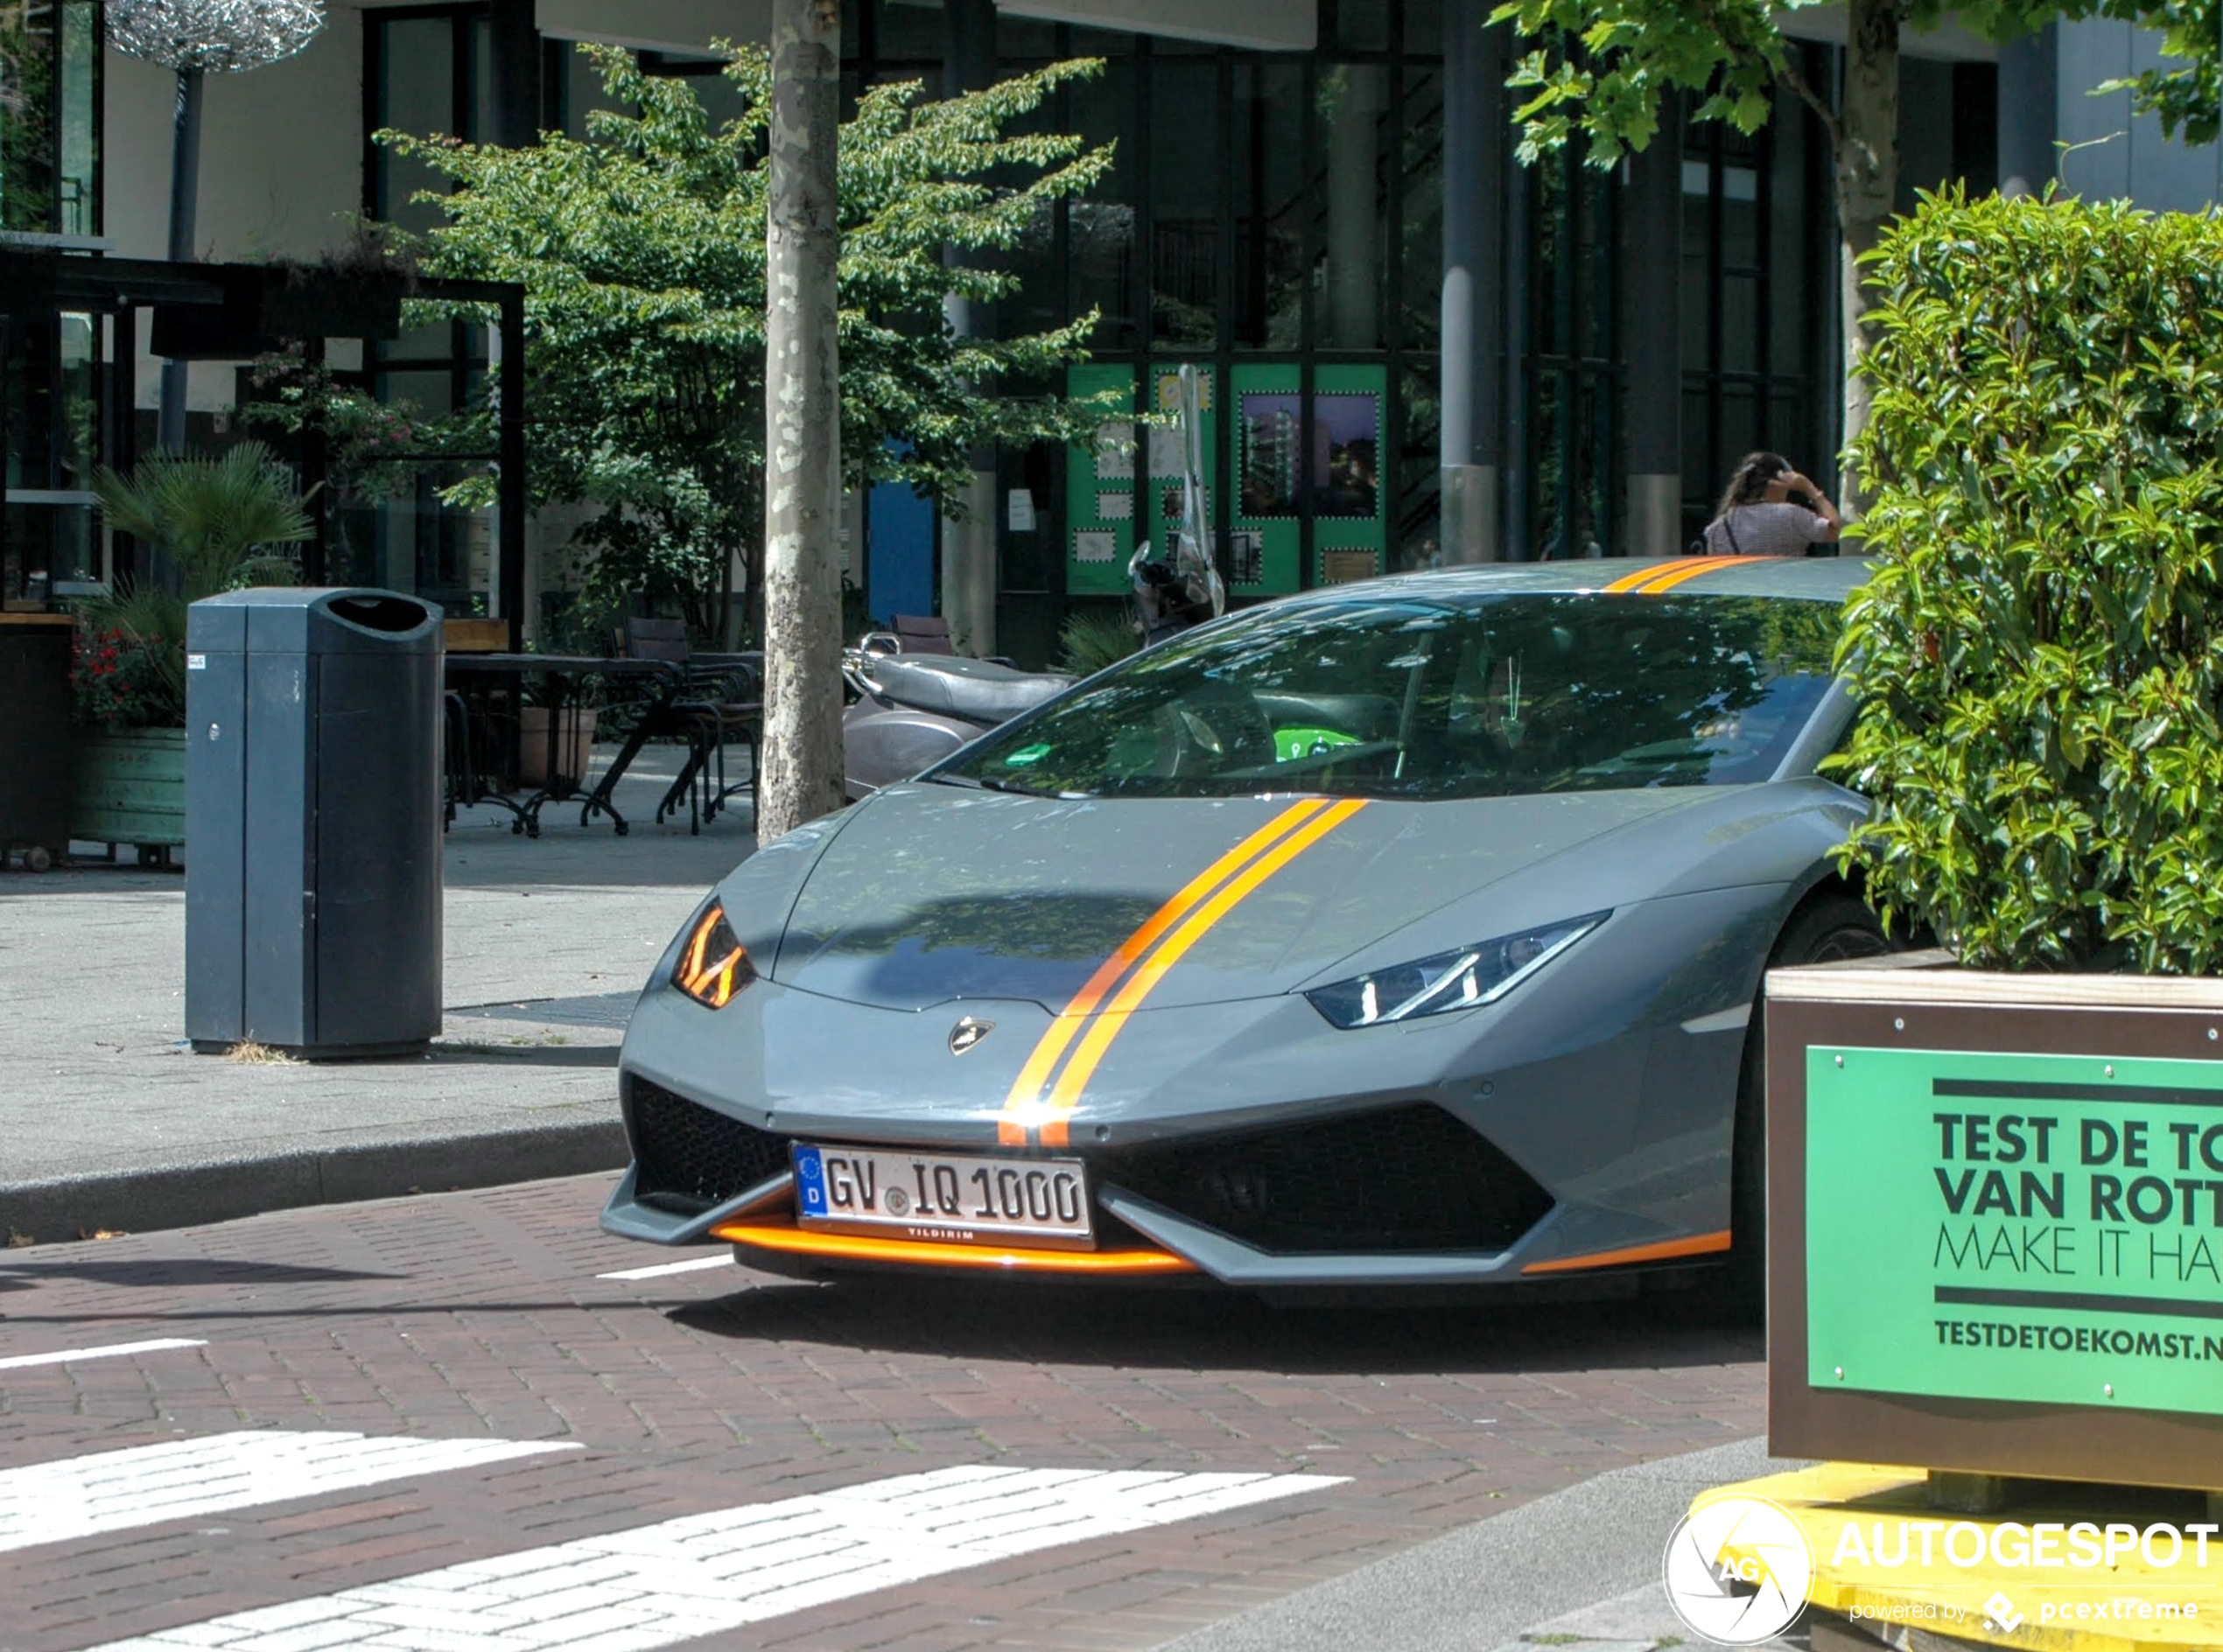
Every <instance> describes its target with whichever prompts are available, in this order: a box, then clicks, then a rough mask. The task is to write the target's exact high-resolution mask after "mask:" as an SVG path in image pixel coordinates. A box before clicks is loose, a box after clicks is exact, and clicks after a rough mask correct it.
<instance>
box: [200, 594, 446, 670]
mask: <svg viewBox="0 0 2223 1652" xmlns="http://www.w3.org/2000/svg"><path fill="white" fill-rule="evenodd" d="M442 617H443V611H442V610H441V608H440V606H439V605H438V603H432V602H427V601H425V600H424V598H422V597H412V596H410V595H408V594H406V593H405V592H403V591H381V590H378V589H377V588H375V586H355V585H256V586H251V587H249V589H248V590H245V591H225V592H223V593H222V594H221V595H220V596H214V597H204V598H202V599H201V600H200V601H199V602H196V603H194V604H193V606H192V607H191V608H189V609H188V610H187V611H186V648H187V649H188V650H190V651H193V652H195V653H206V654H230V653H255V654H359V653H387V652H389V651H392V650H396V649H398V650H400V651H402V652H404V653H409V654H431V653H437V652H438V649H439V647H440V621H441V619H442Z"/></svg>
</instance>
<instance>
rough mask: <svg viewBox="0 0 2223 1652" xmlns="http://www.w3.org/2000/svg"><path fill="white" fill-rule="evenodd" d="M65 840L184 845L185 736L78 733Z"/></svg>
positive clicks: (166, 732)
mask: <svg viewBox="0 0 2223 1652" xmlns="http://www.w3.org/2000/svg"><path fill="white" fill-rule="evenodd" d="M69 835H70V837H73V838H74V839H76V840H78V841H80V842H83V843H94V844H138V845H139V846H140V847H141V848H144V849H175V848H177V847H178V846H179V845H180V844H183V843H184V842H185V841H186V732H185V730H183V729H130V730H127V731H125V732H123V733H120V734H101V733H92V732H80V733H79V735H78V737H77V751H76V759H75V762H74V783H73V785H72V787H71V789H70V809H69Z"/></svg>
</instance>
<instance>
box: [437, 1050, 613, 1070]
mask: <svg viewBox="0 0 2223 1652" xmlns="http://www.w3.org/2000/svg"><path fill="white" fill-rule="evenodd" d="M432 1064H433V1065H434V1066H436V1067H487V1066H492V1067H607V1068H609V1069H610V1070H611V1071H613V1072H615V1071H616V1070H617V1065H618V1047H617V1046H616V1045H614V1044H557V1045H550V1044H436V1045H434V1046H433V1047H432Z"/></svg>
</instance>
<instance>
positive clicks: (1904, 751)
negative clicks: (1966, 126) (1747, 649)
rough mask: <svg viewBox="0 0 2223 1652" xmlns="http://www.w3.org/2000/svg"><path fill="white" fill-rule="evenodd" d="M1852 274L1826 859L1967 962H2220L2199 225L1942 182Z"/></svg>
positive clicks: (2194, 968)
mask: <svg viewBox="0 0 2223 1652" xmlns="http://www.w3.org/2000/svg"><path fill="white" fill-rule="evenodd" d="M1867 264H1868V270H1869V281H1870V283H1871V285H1872V287H1873V288H1874V290H1875V291H1876V297H1877V300H1878V303H1877V308H1876V310H1875V311H1873V312H1872V313H1873V316H1874V318H1875V324H1876V329H1877V342H1876V346H1875V347H1874V348H1873V349H1872V350H1871V351H1870V352H1869V355H1868V356H1867V358H1866V363H1865V367H1864V371H1865V372H1866V373H1867V374H1868V376H1869V379H1870V380H1871V381H1873V385H1874V390H1875V402H1874V409H1873V412H1872V415H1871V423H1869V427H1868V429H1867V430H1865V431H1864V432H1862V435H1861V436H1860V437H1858V438H1857V439H1856V440H1855V442H1854V444H1852V447H1851V449H1850V450H1849V453H1848V458H1849V460H1850V462H1851V463H1852V465H1854V466H1855V468H1856V469H1857V470H1858V471H1859V472H1860V473H1861V475H1862V477H1863V478H1865V479H1867V481H1868V483H1869V486H1870V487H1871V488H1872V490H1873V493H1872V497H1873V500H1874V503H1873V505H1872V506H1871V507H1870V509H1869V514H1868V516H1867V517H1866V519H1865V520H1864V521H1862V524H1861V526H1860V533H1861V536H1862V538H1863V539H1864V540H1865V541H1866V547H1865V548H1866V550H1867V551H1868V552H1869V554H1870V555H1872V556H1874V557H1875V558H1876V569H1875V574H1874V577H1873V578H1872V579H1871V580H1870V582H1869V584H1867V585H1866V586H1864V587H1863V588H1862V589H1861V590H1859V591H1855V593H1854V596H1853V598H1852V600H1851V601H1850V603H1849V604H1848V606H1847V610H1846V622H1847V623H1846V629H1845V634H1844V641H1843V643H1842V652H1841V662H1843V663H1844V664H1845V665H1846V667H1847V668H1848V670H1849V672H1850V675H1851V676H1852V679H1853V682H1854V685H1855V691H1856V694H1857V697H1858V699H1859V707H1860V709H1859V715H1858V718H1857V721H1856V723H1855V727H1854V730H1853V733H1852V736H1851V739H1850V741H1849V744H1848V747H1847V749H1846V750H1845V752H1844V753H1842V754H1841V756H1840V757H1839V758H1838V759H1836V760H1834V766H1835V767H1834V772H1835V773H1836V774H1838V775H1839V777H1840V778H1841V779H1842V780H1844V781H1846V783H1847V784H1848V785H1851V786H1853V787H1855V788H1856V789H1858V790H1860V791H1862V792H1863V793H1865V794H1866V795H1868V796H1869V798H1871V799H1872V800H1873V802H1874V804H1875V809H1874V814H1873V816H1872V817H1871V819H1870V821H1869V823H1868V824H1867V825H1865V826H1864V827H1863V828H1862V829H1861V830H1859V831H1858V832H1857V833H1855V836H1854V837H1853V838H1852V840H1851V842H1850V844H1848V847H1847V848H1846V850H1845V851H1843V858H1844V859H1845V861H1846V863H1847V865H1848V869H1850V870H1853V871H1855V872H1857V873H1858V874H1859V875H1860V876H1861V877H1862V878H1863V879H1865V882H1866V887H1867V890H1868V894H1869V900H1870V902H1871V903H1872V904H1873V905H1875V907H1876V909H1877V910H1878V911H1879V912H1880V913H1882V914H1883V915H1884V917H1885V919H1886V921H1889V922H1891V923H1893V924H1894V925H1896V926H1907V925H1912V924H1926V925H1928V926H1929V927H1930V928H1932V929H1934V930H1935V931H1936V933H1937V934H1938V935H1939V937H1940V938H1941V939H1943V940H1944V941H1946V942H1947V943H1948V944H1950V945H1952V946H1953V947H1954V948H1956V949H1958V950H1959V951H1960V956H1961V957H1962V958H1963V960H1964V961H1965V962H1967V963H1970V964H1972V965H1975V966H1979V967H1987V968H2005V969H2026V970H2027V969H2037V970H2107V969H2132V970H2145V971H2149V972H2159V973H2212V972H2214V971H2216V970H2219V969H2223V729H2219V726H2218V721H2217V711H2218V703H2219V692H2223V560H2219V536H2223V224H2219V223H2218V222H2217V221H2215V220H2213V219H2212V218H2192V217H2184V216H2177V215H2154V214H2145V213H2140V212H2136V211H2134V210H2133V209H2131V208H2129V207H2125V206H2086V205H2083V204H2081V203H2078V202H2072V201H2065V200H2044V201H2041V200H2031V199H2024V200H2016V201H2002V200H1998V199H1996V198H1990V199H1986V200H1974V201H1971V200H1966V199H1965V198H1963V197H1962V196H1961V195H1960V193H1952V194H1947V195H1941V196H1927V197H1925V198H1924V200H1923V203H1922V206H1921V207H1920V209H1919V210H1918V211H1917V212H1916V213H1915V214H1913V215H1912V216H1911V218H1908V219H1904V220H1903V221H1900V222H1899V224H1898V225H1897V227H1896V228H1894V229H1893V230H1891V232H1890V234H1889V235H1886V236H1885V238H1884V240H1883V243H1882V245H1881V246H1879V247H1878V248H1877V249H1876V251H1875V253H1873V254H1872V255H1869V259H1868V260H1867Z"/></svg>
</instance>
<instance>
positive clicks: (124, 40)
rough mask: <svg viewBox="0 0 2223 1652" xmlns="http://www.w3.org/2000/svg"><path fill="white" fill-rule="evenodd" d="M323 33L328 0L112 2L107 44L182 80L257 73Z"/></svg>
mask: <svg viewBox="0 0 2223 1652" xmlns="http://www.w3.org/2000/svg"><path fill="white" fill-rule="evenodd" d="M323 27H324V0H108V38H109V45H113V46H114V47H116V50H117V51H119V52H127V53H129V54H130V56H132V57H135V58H140V59H144V60H145V61H147V62H149V63H158V64H160V65H161V66H163V67H164V68H165V69H175V70H177V71H178V72H179V73H181V74H186V73H212V74H213V73H221V72H224V71H228V70H237V69H259V68H262V67H263V66H265V65H268V64H271V63H277V62H280V61H282V60H284V59H286V58H290V57H291V56H292V55H293V54H294V53H295V52H298V51H299V50H300V49H301V48H302V47H303V46H305V45H308V44H309V42H310V41H311V40H312V39H314V38H316V34H317V31H318V30H319V29H321V28H323Z"/></svg>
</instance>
